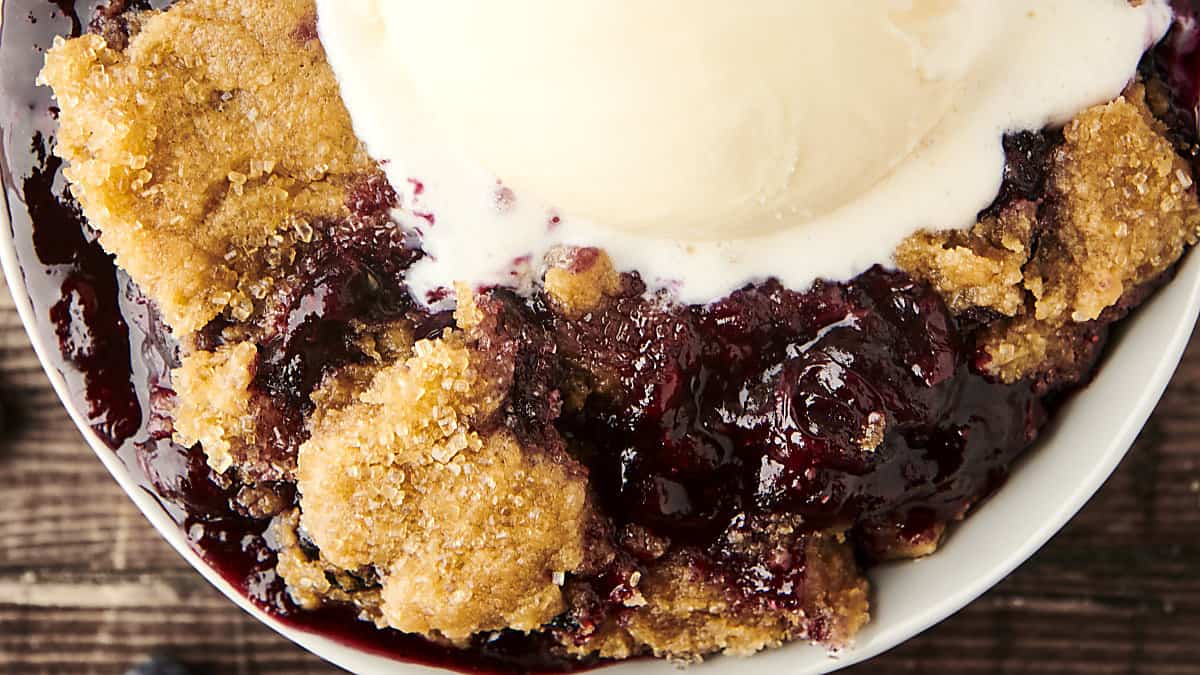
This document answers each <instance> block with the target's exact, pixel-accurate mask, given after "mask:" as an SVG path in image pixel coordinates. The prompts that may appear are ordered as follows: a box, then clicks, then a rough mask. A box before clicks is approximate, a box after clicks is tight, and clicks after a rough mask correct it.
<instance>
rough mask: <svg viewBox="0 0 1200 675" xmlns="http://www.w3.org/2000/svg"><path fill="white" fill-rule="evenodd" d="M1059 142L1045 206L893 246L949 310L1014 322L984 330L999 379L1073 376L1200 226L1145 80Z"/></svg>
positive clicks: (1186, 177) (1086, 115)
mask: <svg viewBox="0 0 1200 675" xmlns="http://www.w3.org/2000/svg"><path fill="white" fill-rule="evenodd" d="M1063 137H1064V141H1063V143H1062V144H1061V146H1059V147H1058V149H1057V150H1056V151H1055V153H1054V155H1053V157H1052V164H1051V168H1050V176H1049V181H1048V188H1047V195H1046V197H1045V200H1044V202H1043V203H1041V204H1039V205H1034V204H1031V203H1029V202H1021V201H1018V202H1016V203H1015V204H1013V205H1011V206H1010V207H1008V208H1006V209H1005V210H1004V211H1002V212H1001V213H1000V214H999V215H998V216H995V217H991V218H986V219H984V220H983V221H982V222H980V223H979V224H978V225H976V226H975V227H974V228H973V229H971V230H969V231H948V232H933V233H930V232H925V233H920V234H917V235H915V236H913V237H911V238H909V239H908V240H907V241H905V242H904V243H903V244H902V245H901V246H900V247H899V249H898V250H897V253H896V261H897V264H898V265H899V266H900V268H901V269H903V270H905V271H906V272H908V273H909V274H911V275H913V276H914V277H916V278H919V279H922V280H924V281H928V282H929V283H931V284H932V285H933V286H934V287H935V288H936V289H937V290H938V291H939V293H941V294H942V295H943V297H945V298H946V300H947V303H948V304H949V306H950V307H951V309H953V310H954V311H955V312H958V313H965V312H969V311H972V310H979V309H982V310H988V311H990V312H993V313H995V314H996V315H999V316H1003V317H1009V318H1008V319H1006V320H1001V321H996V322H993V323H992V324H990V325H989V326H987V327H986V328H985V329H984V330H983V331H982V332H981V334H980V337H979V344H980V347H981V349H982V351H983V352H984V354H985V355H986V358H985V360H984V363H983V367H984V368H985V370H986V371H987V372H989V373H990V374H992V375H994V376H996V377H998V378H1000V379H1002V380H1003V381H1005V382H1016V381H1018V380H1021V379H1024V378H1038V379H1049V380H1062V381H1068V382H1069V381H1074V380H1076V379H1078V378H1079V377H1080V376H1081V375H1082V371H1083V370H1085V369H1086V368H1087V366H1088V365H1089V364H1090V363H1091V361H1092V359H1093V358H1094V357H1095V355H1096V353H1097V351H1098V345H1099V344H1100V341H1101V333H1102V332H1103V328H1104V326H1105V325H1107V324H1108V323H1111V321H1113V320H1115V319H1117V318H1119V317H1120V316H1122V315H1123V313H1124V309H1123V305H1125V304H1128V303H1124V302H1122V301H1123V298H1133V297H1137V296H1139V295H1140V294H1141V293H1142V292H1143V291H1142V289H1141V288H1140V287H1141V286H1142V285H1144V284H1148V283H1151V282H1153V281H1154V280H1156V279H1157V278H1159V277H1160V276H1161V275H1162V274H1163V273H1165V272H1166V271H1167V269H1168V268H1169V267H1170V266H1171V265H1173V264H1175V262H1177V261H1178V260H1179V258H1180V256H1181V255H1182V254H1183V250H1184V247H1185V246H1187V245H1191V244H1194V243H1196V240H1197V235H1198V233H1200V203H1198V202H1197V199H1196V188H1195V185H1194V184H1193V179H1192V173H1191V169H1190V168H1189V167H1188V165H1187V163H1186V162H1185V161H1184V160H1183V159H1182V158H1181V157H1179V155H1178V154H1176V152H1175V149H1174V147H1173V146H1172V144H1171V142H1170V141H1169V140H1168V139H1167V137H1166V135H1165V130H1164V129H1163V128H1162V124H1161V123H1160V122H1158V121H1157V120H1156V119H1155V118H1154V116H1153V115H1152V114H1151V112H1150V110H1149V108H1148V107H1147V105H1146V94H1145V89H1144V87H1143V86H1142V85H1140V84H1135V85H1133V86H1131V87H1130V88H1129V89H1128V90H1127V91H1126V92H1125V94H1124V95H1123V96H1121V97H1120V98H1118V99H1117V100H1115V101H1113V102H1111V103H1107V104H1103V105H1098V106H1095V107H1093V108H1090V109H1088V110H1086V111H1084V112H1083V113H1081V114H1080V115H1079V116H1078V117H1076V118H1075V119H1074V120H1072V121H1071V122H1070V123H1069V124H1068V125H1067V126H1066V128H1065V129H1064V130H1063ZM1035 207H1036V208H1035Z"/></svg>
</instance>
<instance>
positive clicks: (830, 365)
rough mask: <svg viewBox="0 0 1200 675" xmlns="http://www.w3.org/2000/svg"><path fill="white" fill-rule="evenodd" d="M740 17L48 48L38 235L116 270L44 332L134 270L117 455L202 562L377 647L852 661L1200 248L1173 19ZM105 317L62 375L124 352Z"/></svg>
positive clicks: (396, 16) (193, 34)
mask: <svg viewBox="0 0 1200 675" xmlns="http://www.w3.org/2000/svg"><path fill="white" fill-rule="evenodd" d="M68 4H69V3H68ZM58 5H63V3H58ZM168 5H169V7H168ZM742 5H743V3H733V4H732V5H728V6H727V4H726V3H711V4H708V3H706V4H703V6H702V7H701V6H696V5H692V4H690V3H687V2H685V1H684V0H656V1H655V2H648V3H606V2H598V1H597V2H590V1H587V2H579V3H561V2H556V1H551V0H525V1H523V2H518V3H515V4H513V3H466V2H458V1H447V2H444V3H428V2H415V1H409V0H403V1H400V0H397V1H395V2H372V1H370V0H355V1H353V2H351V1H345V2H342V1H338V0H316V1H315V2H314V0H179V1H178V2H176V3H173V4H170V3H159V4H155V5H154V7H153V8H152V7H151V6H150V5H149V4H144V3H136V2H133V3H123V2H112V3H109V4H108V5H104V6H101V7H100V8H99V9H98V10H97V11H96V12H95V15H94V16H93V17H91V20H90V23H89V22H88V17H87V16H86V15H85V16H83V17H82V21H81V29H82V30H80V31H78V36H77V37H73V38H71V39H57V40H56V41H55V43H54V45H53V47H52V48H51V49H49V50H48V51H47V53H46V57H45V68H44V70H43V71H42V73H41V76H40V82H41V83H43V84H45V85H47V86H49V87H51V88H52V89H53V92H54V96H55V100H56V105H57V106H58V108H59V110H58V111H57V120H58V127H57V131H56V139H55V141H54V144H53V147H52V152H53V155H49V154H47V155H45V156H44V157H43V160H44V161H45V162H46V163H47V164H48V165H49V164H52V165H53V167H54V168H55V169H57V167H58V166H59V165H58V164H56V162H60V160H59V158H61V162H63V163H62V166H63V169H62V172H63V175H65V177H66V179H67V181H68V182H69V194H59V195H51V197H53V199H52V200H50V201H52V202H53V203H52V204H50V206H53V207H54V208H55V209H58V211H57V212H58V213H67V214H68V215H69V214H75V217H74V219H73V220H71V219H68V220H70V222H71V223H72V226H71V228H68V229H72V228H73V230H72V232H70V233H66V234H64V232H65V231H63V232H58V234H56V235H55V236H59V237H67V239H69V240H70V241H78V242H79V245H80V246H90V245H91V244H90V242H91V240H92V237H93V236H98V242H99V245H100V246H102V247H103V249H104V251H105V252H106V253H107V254H110V255H111V256H112V259H113V260H114V261H115V265H116V266H117V267H119V268H120V270H122V272H121V273H120V274H121V276H120V277H118V278H117V279H118V281H115V282H114V281H110V282H108V283H110V284H117V283H122V284H123V283H124V280H125V279H126V275H127V278H128V279H129V280H130V281H129V284H128V286H127V287H126V286H121V287H120V288H121V290H117V289H116V286H113V288H111V289H109V290H104V289H108V288H109V287H107V286H105V287H104V288H102V289H101V291H102V292H98V291H96V288H97V287H96V286H95V285H94V284H93V285H90V286H88V285H85V286H83V287H73V286H69V284H65V285H64V287H63V292H64V298H65V299H64V304H60V305H58V306H56V309H55V310H54V311H56V312H58V314H57V315H56V318H55V321H56V324H57V325H59V326H60V328H61V330H60V337H63V340H64V345H67V344H68V343H69V342H70V339H71V336H72V335H73V333H72V330H74V329H73V328H72V325H73V324H72V323H71V322H72V321H73V320H82V319H88V317H89V316H91V315H90V314H89V312H93V311H94V310H95V307H96V306H98V304H97V303H100V304H102V303H103V302H107V300H104V297H109V296H111V297H116V296H117V295H122V300H121V303H122V307H123V308H124V311H125V319H127V320H128V322H129V323H130V324H132V325H134V326H135V327H136V328H137V329H138V330H140V331H144V332H145V334H146V335H147V336H149V337H148V338H147V340H146V341H145V343H144V344H142V345H141V350H142V352H144V353H143V356H145V354H148V353H151V352H153V353H154V354H156V355H157V356H156V357H155V358H153V359H149V361H151V366H150V367H149V368H148V370H149V372H144V371H145V370H146V369H145V368H142V369H135V370H134V371H133V373H134V374H133V375H131V377H132V378H133V380H134V381H133V382H132V384H130V385H123V386H127V387H129V386H136V387H148V391H149V392H150V395H149V398H148V401H149V403H148V404H147V405H146V406H144V407H143V408H142V409H141V410H140V415H141V417H140V418H139V419H141V420H142V423H141V426H140V427H139V426H138V424H139V423H138V421H137V419H135V420H134V422H133V424H132V427H133V428H140V429H142V431H141V432H139V433H142V434H143V436H142V437H141V440H140V441H139V444H138V451H137V461H138V462H139V463H140V464H141V466H142V468H143V469H144V470H145V472H146V474H147V478H148V482H149V484H150V485H153V486H154V488H155V490H156V491H157V492H158V494H159V496H160V497H161V498H162V500H163V501H164V503H166V504H168V505H170V506H171V508H173V509H175V510H176V512H179V513H181V514H182V515H181V516H180V519H181V522H182V523H183V524H184V526H185V527H186V528H187V531H188V533H189V537H190V538H191V541H192V544H193V546H194V547H195V548H196V549H197V550H198V551H199V552H201V554H202V555H204V556H206V557H208V558H209V559H210V560H213V561H217V562H220V565H221V569H222V570H223V571H225V572H226V574H227V575H228V576H230V578H231V579H232V580H233V581H234V583H235V585H237V586H238V587H239V588H241V589H242V590H243V591H245V592H246V593H247V594H248V595H250V596H251V597H253V598H254V599H255V601H256V602H258V603H259V604H261V605H263V606H264V607H266V608H268V609H269V610H271V611H274V612H276V613H277V614H279V615H281V616H287V617H300V619H299V620H300V621H301V622H302V621H303V617H305V616H310V615H311V616H324V617H326V618H328V617H330V616H337V617H339V621H340V622H341V623H343V624H355V622H356V621H360V622H364V623H363V624H362V627H363V628H365V629H369V630H371V631H378V633H380V634H381V635H383V634H386V635H394V636H400V634H404V635H405V637H404V638H403V639H404V640H406V642H403V643H402V644H403V645H405V647H404V648H402V649H398V650H397V651H398V652H399V655H400V656H402V657H403V656H406V655H409V656H411V655H413V654H419V653H421V652H420V650H419V648H418V647H415V646H414V645H418V644H423V645H426V646H427V647H428V648H429V649H431V650H435V651H436V650H442V651H441V652H438V653H449V654H453V653H461V654H476V655H480V654H482V655H483V657H484V661H485V663H489V662H490V663H493V664H496V663H508V664H510V665H511V664H513V663H517V664H520V667H522V668H526V667H530V668H531V667H535V666H534V665H531V664H535V663H536V664H538V665H537V666H536V667H553V668H570V667H572V665H574V664H587V663H591V662H593V661H595V660H596V659H623V658H628V657H633V656H637V655H654V656H659V657H665V658H669V659H673V660H682V661H692V660H697V659H700V658H702V657H705V656H708V655H712V654H717V653H722V652H725V653H733V654H750V653H753V652H756V651H758V650H761V649H764V648H769V647H775V646H778V645H781V644H783V643H786V642H790V641H805V642H813V643H818V644H820V645H823V646H825V647H827V648H829V649H832V650H836V649H840V648H843V647H846V646H849V645H851V644H852V643H853V641H854V637H855V634H856V632H857V631H859V630H860V629H861V628H862V627H863V626H864V625H865V624H866V623H867V622H868V621H869V604H870V603H869V599H870V587H869V584H868V581H867V577H866V576H865V570H868V569H869V568H870V567H871V566H872V565H873V564H876V563H879V562H881V561H889V560H898V559H913V558H919V557H922V556H927V555H931V554H934V553H935V552H936V550H937V549H938V547H939V545H940V543H941V542H942V541H943V539H944V538H945V537H948V536H949V537H953V532H952V530H953V524H954V523H956V522H957V521H960V520H961V519H963V518H964V517H967V516H969V514H970V511H971V509H972V508H973V507H974V506H976V505H977V504H979V503H980V501H981V500H982V499H984V498H986V497H987V495H988V494H989V493H990V492H992V491H993V490H995V489H997V488H998V487H999V486H1000V485H1001V484H1002V483H1003V481H1004V479H1005V476H1006V475H1007V473H1008V472H1009V470H1010V469H1011V468H1012V467H1013V464H1014V462H1015V461H1016V460H1017V459H1018V458H1019V457H1020V456H1021V455H1022V453H1024V452H1025V451H1027V450H1028V449H1029V448H1030V447H1031V446H1032V445H1033V444H1034V443H1035V441H1036V439H1037V437H1038V434H1039V432H1040V431H1041V430H1042V429H1043V428H1044V426H1045V425H1046V423H1047V421H1048V418H1049V416H1050V415H1051V413H1052V412H1053V410H1054V409H1055V407H1056V404H1057V402H1058V401H1059V400H1061V399H1062V397H1063V396H1065V395H1066V394H1068V393H1069V392H1071V391H1072V390H1073V389H1074V388H1076V387H1078V386H1081V385H1082V384H1084V383H1086V381H1087V380H1088V378H1089V376H1090V374H1091V373H1092V371H1093V370H1094V368H1095V366H1096V363H1097V360H1098V358H1099V357H1100V355H1101V353H1102V351H1103V348H1104V345H1105V341H1106V338H1107V336H1108V334H1109V331H1110V328H1111V327H1112V326H1113V324H1114V322H1117V321H1119V320H1121V319H1122V318H1123V317H1124V316H1125V315H1126V314H1128V313H1129V311H1130V310H1131V309H1133V308H1134V307H1136V306H1137V305H1138V304H1139V303H1141V302H1142V301H1143V300H1144V299H1145V298H1146V297H1148V295H1149V294H1150V293H1152V292H1153V291H1154V289H1155V288H1157V287H1158V286H1159V285H1160V284H1162V283H1164V282H1165V281H1166V280H1167V279H1168V277H1169V276H1170V272H1171V269H1172V267H1173V265H1174V264H1175V263H1176V262H1177V261H1178V260H1179V258H1180V256H1181V255H1182V254H1183V252H1184V250H1185V249H1186V248H1187V247H1189V246H1190V245H1192V244H1194V243H1195V242H1196V239H1197V236H1198V235H1200V203H1198V202H1197V196H1196V187H1195V185H1194V178H1193V176H1194V170H1195V167H1196V166H1197V163H1196V160H1197V152H1198V151H1197V134H1196V115H1195V111H1196V101H1197V93H1198V90H1197V89H1198V88H1197V85H1198V82H1197V79H1196V76H1197V74H1198V73H1200V71H1198V68H1197V60H1196V49H1197V46H1198V45H1200V34H1198V33H1197V32H1196V23H1195V20H1196V16H1195V12H1194V11H1193V9H1192V7H1191V5H1190V4H1188V3H1183V2H1177V3H1175V4H1174V6H1172V5H1170V4H1169V3H1167V2H1165V0H1142V1H1137V0H1132V1H1130V0H1040V1H1033V0H1030V1H1022V0H1013V1H1012V2H1004V3H987V2H980V3H975V2H968V1H963V2H946V1H941V0H913V1H911V2H896V1H893V0H864V1H863V2H861V3H795V2H790V1H787V2H785V1H783V0H765V1H764V2H762V3H758V4H757V5H752V6H749V7H746V6H742ZM693 15H700V16H695V17H693ZM37 188H38V184H36V183H35V184H33V186H32V188H31V187H30V184H28V183H27V184H26V197H27V198H30V199H32V198H33V197H35V196H36V194H35V193H36V189H37ZM31 190H32V191H31ZM37 194H42V193H37ZM44 194H47V195H49V194H50V193H49V192H45V193H44ZM32 203H33V202H31V204H32ZM48 203H49V202H48ZM76 203H77V204H78V211H75V210H73V209H75V204H76ZM50 206H46V207H44V208H43V210H46V209H49V208H50ZM31 211H32V207H31ZM80 215H81V216H82V217H79V216H80ZM84 220H86V224H84V225H83V228H84V229H83V232H84V234H80V230H79V228H80V224H81V223H84ZM39 227H40V226H39ZM93 233H95V235H93ZM36 237H37V233H36V232H35V243H37V242H36ZM67 239H63V240H62V241H66V240H67ZM39 246H42V247H43V248H44V249H46V250H48V247H49V245H48V244H45V245H43V244H39ZM81 250H82V249H81ZM39 254H40V250H39ZM97 255H99V259H100V260H101V261H102V262H104V263H105V264H107V258H105V257H104V255H103V254H97ZM110 272H111V271H110ZM101 296H103V297H101ZM98 298H99V299H98ZM80 317H82V319H80ZM118 327H119V328H120V330H123V331H126V333H121V332H120V331H118V332H117V333H114V334H113V335H115V337H112V336H110V337H112V339H111V341H112V342H113V343H114V344H116V345H117V346H116V347H113V348H112V349H111V351H106V352H105V354H104V355H103V356H101V357H99V358H96V355H95V354H91V355H90V357H91V358H92V361H93V362H95V363H93V365H92V366H89V367H91V368H93V369H96V368H100V369H103V368H116V369H117V370H118V371H119V372H120V373H126V374H128V373H129V372H130V371H129V370H128V368H127V366H126V365H125V364H124V363H123V362H122V363H121V364H118V365H116V366H114V365H112V362H113V361H114V360H116V361H122V360H123V359H126V358H127V357H128V355H129V353H130V352H129V347H128V346H126V345H125V338H126V337H127V332H128V329H127V327H126V324H124V323H121V324H119V325H118ZM96 364H99V365H96ZM154 364H158V366H157V367H156V366H154ZM97 372H98V371H97ZM110 379H112V378H110ZM116 379H117V380H120V378H119V377H118V378H116ZM98 381H99V380H98ZM106 381H107V380H106ZM118 389H119V387H118ZM119 393H120V392H119V391H115V390H114V391H110V392H109V394H107V396H108V397H109V399H110V400H124V399H121V397H120V396H119V395H118V394H119ZM130 405H131V406H133V407H134V409H135V411H136V409H137V405H138V404H137V402H136V401H134V402H133V403H131V404H130ZM119 426H120V425H117V427H119ZM109 431H110V437H112V436H115V437H116V439H117V442H118V443H119V442H120V441H122V440H124V439H125V438H126V437H130V436H131V435H132V434H133V430H132V429H128V430H124V431H122V429H120V428H110V429H109ZM230 561H233V562H230ZM214 564H216V563H214ZM264 589H266V590H264ZM334 611H336V612H339V613H338V614H336V615H334V614H330V612H334ZM327 623H328V622H327ZM417 638H419V640H418V639H417ZM397 639H399V638H397ZM406 649H408V650H409V651H408V653H407V654H406V652H405V650H406ZM429 653H433V652H429ZM488 659H493V661H488ZM506 659H507V660H506ZM514 659H515V660H514ZM534 659H537V660H536V661H535V660H534ZM452 662H453V663H458V662H457V661H453V660H452Z"/></svg>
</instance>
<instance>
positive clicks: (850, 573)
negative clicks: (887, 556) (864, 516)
mask: <svg viewBox="0 0 1200 675" xmlns="http://www.w3.org/2000/svg"><path fill="white" fill-rule="evenodd" d="M806 539H807V543H806V548H807V553H806V561H807V562H806V570H805V574H804V581H803V583H804V593H803V602H802V603H801V605H800V606H799V607H794V608H788V607H784V606H777V605H774V604H773V603H770V602H756V601H755V600H754V599H753V598H750V599H747V598H742V597H738V596H737V595H736V594H731V593H730V591H729V588H728V587H727V586H726V585H725V584H723V583H720V582H719V581H717V580H714V579H712V578H709V577H708V576H707V575H706V574H705V573H704V572H702V571H701V570H702V568H703V567H704V566H705V565H704V564H700V565H697V564H696V559H694V558H693V556H692V555H691V554H689V553H687V552H676V553H672V554H670V555H669V556H667V557H666V558H664V559H663V560H660V561H656V562H655V563H653V564H651V565H649V566H648V567H647V571H646V573H645V575H644V576H643V577H641V578H640V580H639V583H638V585H637V590H638V592H639V593H640V597H639V599H638V602H637V603H636V606H633V607H631V608H629V609H627V610H624V611H623V612H622V613H621V614H619V615H618V616H617V617H616V618H615V619H613V620H612V621H611V622H609V623H608V624H606V625H604V626H602V627H601V628H600V629H599V630H598V631H597V632H596V633H595V635H594V636H593V637H592V638H591V639H589V640H588V641H587V642H585V643H584V644H582V645H571V646H568V649H569V650H570V651H572V652H573V653H577V654H598V655H600V656H602V657H605V658H617V659H621V658H628V657H630V656H634V655H637V654H639V653H642V652H645V651H649V652H651V653H653V654H654V655H655V656H659V657H665V658H670V659H673V660H676V661H685V662H697V661H700V660H701V659H703V658H704V657H705V656H709V655H712V654H717V653H725V654H732V655H748V654H753V653H755V652H757V651H760V650H763V649H767V648H770V647H777V646H779V645H781V644H783V643H784V642H787V641H790V640H806V639H808V640H816V639H820V640H821V641H822V643H823V644H826V645H829V646H833V647H836V646H840V645H844V644H847V643H848V642H849V641H850V640H851V638H853V636H854V635H855V634H856V633H857V632H858V630H859V629H860V628H861V627H862V626H863V625H864V624H865V623H866V622H867V620H868V617H869V612H868V608H869V602H868V585H867V581H866V579H865V578H864V577H863V576H862V574H861V572H860V571H859V568H858V564H857V562H856V561H855V559H854V552H853V549H852V547H851V545H850V544H849V543H848V542H847V541H846V540H845V539H843V538H842V537H841V535H840V534H838V533H832V532H829V533H814V534H812V535H807V536H806ZM817 633H820V634H817Z"/></svg>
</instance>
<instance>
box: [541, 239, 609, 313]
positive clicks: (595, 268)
mask: <svg viewBox="0 0 1200 675" xmlns="http://www.w3.org/2000/svg"><path fill="white" fill-rule="evenodd" d="M546 262H547V265H548V268H547V269H546V277H545V280H544V286H545V289H546V295H547V296H548V297H549V298H550V301H551V302H553V303H554V305H555V307H556V308H557V309H558V310H559V311H560V312H562V313H563V315H564V316H566V317H568V318H572V319H577V318H579V317H580V316H583V315H584V314H586V313H587V312H588V311H590V310H592V309H594V308H595V307H596V306H597V305H599V304H600V301H601V300H603V299H604V298H605V297H606V296H611V295H614V294H615V293H616V292H617V291H619V290H620V289H621V276H620V275H619V274H617V271H616V270H615V269H614V268H613V264H612V259H610V258H609V257H608V254H607V253H605V252H604V251H601V250H599V249H595V248H582V249H580V248H563V249H558V250H556V251H554V252H552V253H551V254H550V255H549V256H547V261H546Z"/></svg>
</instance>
